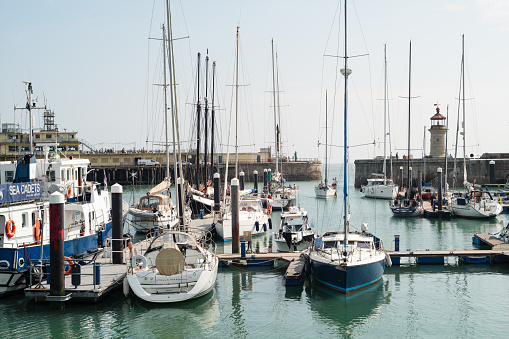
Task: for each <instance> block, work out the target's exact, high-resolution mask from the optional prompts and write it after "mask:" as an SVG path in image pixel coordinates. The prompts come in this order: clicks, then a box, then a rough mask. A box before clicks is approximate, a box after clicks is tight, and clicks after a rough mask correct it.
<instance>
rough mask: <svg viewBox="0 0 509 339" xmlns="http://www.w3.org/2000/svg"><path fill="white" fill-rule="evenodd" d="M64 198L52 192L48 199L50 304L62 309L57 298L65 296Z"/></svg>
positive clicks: (61, 303) (62, 305)
mask: <svg viewBox="0 0 509 339" xmlns="http://www.w3.org/2000/svg"><path fill="white" fill-rule="evenodd" d="M64 202H65V198H64V196H63V195H62V194H61V193H59V192H54V193H52V194H51V195H50V197H49V203H50V209H49V213H50V214H49V220H50V253H49V254H50V297H56V298H54V300H55V301H51V302H50V307H51V308H63V307H64V306H65V305H64V303H63V302H62V301H59V299H58V298H59V297H64V295H65V276H64Z"/></svg>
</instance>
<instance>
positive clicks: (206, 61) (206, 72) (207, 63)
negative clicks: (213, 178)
mask: <svg viewBox="0 0 509 339" xmlns="http://www.w3.org/2000/svg"><path fill="white" fill-rule="evenodd" d="M207 54H208V50H207ZM208 89H209V56H208V55H207V56H206V57H205V127H204V129H205V143H204V148H205V149H204V150H203V153H204V156H203V162H204V173H203V183H204V184H205V186H207V179H208V176H207V172H208V171H207V151H208V145H207V143H208V141H209V139H208V127H209V126H208V125H209V124H208V120H209V106H208V99H207V96H208Z"/></svg>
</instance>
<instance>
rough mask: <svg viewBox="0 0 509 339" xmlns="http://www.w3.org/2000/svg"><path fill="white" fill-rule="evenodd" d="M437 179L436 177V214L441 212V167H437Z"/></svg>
mask: <svg viewBox="0 0 509 339" xmlns="http://www.w3.org/2000/svg"><path fill="white" fill-rule="evenodd" d="M437 179H438V183H437V185H438V196H437V198H438V214H439V215H440V214H441V213H442V168H441V167H439V168H437Z"/></svg>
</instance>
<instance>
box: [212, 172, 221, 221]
mask: <svg viewBox="0 0 509 339" xmlns="http://www.w3.org/2000/svg"><path fill="white" fill-rule="evenodd" d="M219 177H220V176H219V173H214V211H216V212H219V208H220V206H221V205H220V202H219V199H220V197H221V196H220V193H219V191H220V190H221V189H220V188H219Z"/></svg>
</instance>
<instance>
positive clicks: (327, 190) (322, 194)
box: [315, 186, 337, 199]
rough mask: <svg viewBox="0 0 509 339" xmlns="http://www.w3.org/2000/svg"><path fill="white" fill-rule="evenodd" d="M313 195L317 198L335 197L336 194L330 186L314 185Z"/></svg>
mask: <svg viewBox="0 0 509 339" xmlns="http://www.w3.org/2000/svg"><path fill="white" fill-rule="evenodd" d="M315 196H316V197H317V198H323V199H327V198H335V197H336V196H337V192H336V189H335V188H332V187H330V186H329V187H318V186H316V187H315Z"/></svg>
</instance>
